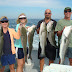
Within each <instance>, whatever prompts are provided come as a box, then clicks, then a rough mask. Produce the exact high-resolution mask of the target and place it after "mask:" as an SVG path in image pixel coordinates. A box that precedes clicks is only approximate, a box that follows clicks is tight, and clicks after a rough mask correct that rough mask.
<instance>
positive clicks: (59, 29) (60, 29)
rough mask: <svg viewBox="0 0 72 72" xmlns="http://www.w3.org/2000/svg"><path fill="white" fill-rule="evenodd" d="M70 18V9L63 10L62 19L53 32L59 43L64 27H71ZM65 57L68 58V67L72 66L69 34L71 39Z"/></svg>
mask: <svg viewBox="0 0 72 72" xmlns="http://www.w3.org/2000/svg"><path fill="white" fill-rule="evenodd" d="M70 17H71V8H70V7H66V8H65V9H64V19H61V20H59V21H58V22H57V26H56V28H55V31H57V35H58V39H59V42H60V39H61V35H62V32H63V30H64V28H65V27H66V26H69V25H72V21H71V20H70ZM67 56H68V58H69V61H70V65H72V34H71V37H70V43H69V47H68V50H67Z"/></svg>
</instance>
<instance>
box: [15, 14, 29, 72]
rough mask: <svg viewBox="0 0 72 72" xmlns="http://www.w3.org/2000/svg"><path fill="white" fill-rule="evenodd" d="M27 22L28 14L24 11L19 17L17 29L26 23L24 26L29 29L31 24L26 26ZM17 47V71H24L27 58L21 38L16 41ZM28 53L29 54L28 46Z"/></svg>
mask: <svg viewBox="0 0 72 72" xmlns="http://www.w3.org/2000/svg"><path fill="white" fill-rule="evenodd" d="M26 23H27V17H26V15H25V14H24V13H22V14H20V15H19V16H18V19H17V26H16V31H18V27H19V25H20V24H24V26H25V27H26V28H27V29H28V28H29V26H26ZM15 47H16V58H17V71H16V72H23V66H24V63H25V58H24V52H23V46H22V43H21V38H20V39H19V40H16V41H15ZM27 54H28V48H27Z"/></svg>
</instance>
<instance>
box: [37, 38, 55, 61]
mask: <svg viewBox="0 0 72 72" xmlns="http://www.w3.org/2000/svg"><path fill="white" fill-rule="evenodd" d="M40 53H41V47H40V42H39V49H38V59H42V58H41V57H39V55H40ZM45 55H46V57H47V58H49V59H50V60H55V57H56V48H55V47H54V46H52V45H51V44H50V43H49V41H48V39H47V45H46V47H45Z"/></svg>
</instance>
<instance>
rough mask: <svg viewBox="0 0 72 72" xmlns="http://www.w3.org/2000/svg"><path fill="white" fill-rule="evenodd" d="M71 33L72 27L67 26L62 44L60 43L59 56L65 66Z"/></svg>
mask: <svg viewBox="0 0 72 72" xmlns="http://www.w3.org/2000/svg"><path fill="white" fill-rule="evenodd" d="M71 31H72V26H67V27H65V29H64V31H63V33H62V37H61V42H60V52H59V56H60V60H61V62H60V64H64V58H65V55H66V52H67V49H68V45H69V38H70V34H71Z"/></svg>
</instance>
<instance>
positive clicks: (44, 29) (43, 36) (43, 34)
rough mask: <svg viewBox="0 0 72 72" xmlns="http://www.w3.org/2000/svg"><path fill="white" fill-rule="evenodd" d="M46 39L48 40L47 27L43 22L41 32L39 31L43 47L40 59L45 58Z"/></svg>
mask: <svg viewBox="0 0 72 72" xmlns="http://www.w3.org/2000/svg"><path fill="white" fill-rule="evenodd" d="M46 38H47V27H46V24H45V22H42V23H41V25H40V31H39V39H40V47H41V53H40V56H39V57H43V58H44V57H45V46H46V44H47V43H46Z"/></svg>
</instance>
